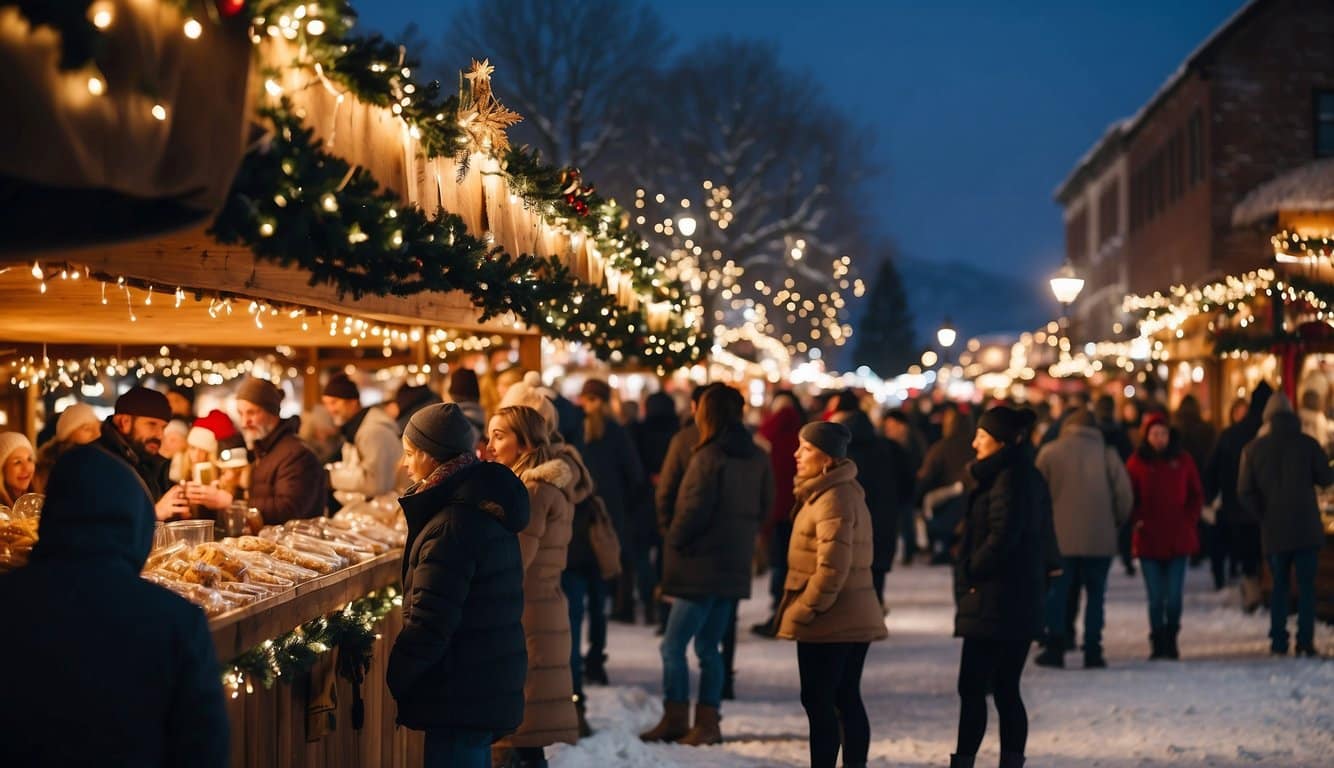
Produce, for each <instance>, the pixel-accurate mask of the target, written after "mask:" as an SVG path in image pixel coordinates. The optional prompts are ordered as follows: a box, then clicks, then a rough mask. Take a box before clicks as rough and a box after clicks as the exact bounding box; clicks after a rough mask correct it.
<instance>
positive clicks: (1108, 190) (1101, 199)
mask: <svg viewBox="0 0 1334 768" xmlns="http://www.w3.org/2000/svg"><path fill="white" fill-rule="evenodd" d="M1120 230H1121V180H1120V179H1119V178H1114V179H1112V181H1111V182H1110V183H1109V184H1106V185H1105V186H1103V188H1102V192H1100V193H1099V194H1098V247H1099V248H1101V247H1102V246H1103V245H1105V244H1106V243H1107V241H1108V240H1111V239H1112V238H1113V237H1116V235H1117V233H1118V232H1119V231H1120Z"/></svg>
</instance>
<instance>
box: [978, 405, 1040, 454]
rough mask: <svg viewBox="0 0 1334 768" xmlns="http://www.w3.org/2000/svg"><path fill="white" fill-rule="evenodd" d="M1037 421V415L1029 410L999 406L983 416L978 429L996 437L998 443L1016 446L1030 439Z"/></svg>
mask: <svg viewBox="0 0 1334 768" xmlns="http://www.w3.org/2000/svg"><path fill="white" fill-rule="evenodd" d="M1036 419H1037V416H1036V414H1034V413H1033V412H1032V411H1030V410H1028V409H1027V408H1025V409H1024V410H1018V409H1015V408H1011V407H1009V406H1008V405H998V406H995V407H994V408H991V409H990V410H988V411H987V412H986V413H984V414H982V418H981V419H979V420H978V422H977V428H978V429H980V430H982V431H983V432H986V433H987V434H988V435H991V436H992V437H994V438H995V439H996V442H998V443H1003V444H1005V445H1015V444H1016V443H1018V442H1019V441H1020V440H1022V439H1024V438H1026V437H1028V433H1029V431H1030V430H1032V428H1033V422H1034V421H1036Z"/></svg>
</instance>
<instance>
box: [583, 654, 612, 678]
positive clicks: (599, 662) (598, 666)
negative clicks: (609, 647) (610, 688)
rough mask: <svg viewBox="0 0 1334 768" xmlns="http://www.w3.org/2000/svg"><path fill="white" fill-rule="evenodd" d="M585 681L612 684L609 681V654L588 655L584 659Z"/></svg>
mask: <svg viewBox="0 0 1334 768" xmlns="http://www.w3.org/2000/svg"><path fill="white" fill-rule="evenodd" d="M584 683H586V684H587V685H610V683H609V682H608V681H607V655H606V654H602V655H600V656H588V657H586V658H585V659H584Z"/></svg>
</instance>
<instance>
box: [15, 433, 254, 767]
mask: <svg viewBox="0 0 1334 768" xmlns="http://www.w3.org/2000/svg"><path fill="white" fill-rule="evenodd" d="M48 488H49V493H48V495H47V497H46V506H45V507H44V509H43V513H42V521H41V528H40V529H39V533H40V537H39V539H38V543H37V546H36V547H35V548H34V549H33V553H32V562H31V564H29V565H28V566H27V567H26V568H22V569H20V570H18V571H15V572H13V573H11V574H8V575H5V576H0V605H4V606H5V610H6V611H7V612H9V615H10V616H12V617H15V618H14V619H12V620H9V621H7V622H6V624H5V627H4V629H3V630H0V658H3V659H7V660H9V662H10V663H9V665H8V667H7V669H6V671H5V677H4V683H3V689H4V692H3V693H0V765H4V766H19V765H133V766H224V765H227V764H228V758H227V752H228V745H229V741H228V736H227V731H228V726H227V713H226V710H225V709H224V699H223V693H222V681H221V677H220V675H219V673H218V658H217V653H216V651H215V650H214V647H213V636H212V635H211V634H210V633H209V629H208V621H207V620H206V619H205V618H204V613H203V611H201V610H200V609H199V608H198V607H196V606H195V605H193V604H191V603H190V602H188V601H187V600H186V599H185V598H183V597H178V596H177V595H175V594H172V593H171V592H169V591H167V590H166V589H163V588H162V587H159V586H157V585H156V584H151V583H149V582H147V581H145V580H144V579H142V578H140V577H139V572H140V570H142V569H143V566H144V561H145V560H146V559H147V558H148V550H149V548H150V546H151V545H152V541H153V523H154V516H153V503H152V501H150V500H149V498H148V491H147V489H146V488H145V487H144V484H143V483H142V482H140V479H139V478H138V477H137V476H136V474H135V472H134V471H133V469H131V467H130V466H129V465H127V464H126V463H125V462H123V461H121V460H120V459H119V458H117V457H114V456H112V455H111V454H109V453H107V452H106V451H104V450H102V449H101V448H99V447H97V446H95V445H88V446H83V447H79V448H74V449H72V450H70V451H68V452H66V453H65V454H64V455H63V456H62V457H61V458H60V459H59V460H58V461H57V462H56V466H55V468H54V469H53V470H52V472H51V482H50V484H49V485H48Z"/></svg>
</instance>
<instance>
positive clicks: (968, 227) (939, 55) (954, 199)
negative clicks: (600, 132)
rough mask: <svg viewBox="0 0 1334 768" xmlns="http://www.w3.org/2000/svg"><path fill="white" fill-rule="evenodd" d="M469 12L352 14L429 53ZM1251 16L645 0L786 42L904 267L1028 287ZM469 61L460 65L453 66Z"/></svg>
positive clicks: (1157, 7) (1050, 266)
mask: <svg viewBox="0 0 1334 768" xmlns="http://www.w3.org/2000/svg"><path fill="white" fill-rule="evenodd" d="M469 4H470V3H469V2H468V1H467V0H434V1H428V0H374V2H367V1H365V0H363V2H360V3H356V7H357V8H358V11H359V12H360V13H361V16H362V24H363V25H365V26H369V27H371V28H374V29H378V30H381V31H384V32H386V33H387V34H390V35H397V34H398V33H399V32H400V31H401V30H402V29H403V27H404V26H405V25H406V24H407V23H409V22H416V23H417V24H418V25H419V26H420V27H421V28H422V32H423V34H425V35H426V36H427V37H428V38H429V39H432V40H435V39H438V35H439V33H440V32H441V31H443V30H444V28H445V25H446V24H448V23H449V19H450V18H451V17H452V15H453V14H454V12H455V11H456V10H457V9H459V8H463V7H467V6H468V5H469ZM1243 4H1244V3H1243V0H1170V2H1163V0H1103V2H1089V1H1088V0H1073V1H1066V2H1056V1H1055V0H1044V1H1043V2H1024V1H1023V0H1020V1H1018V2H996V1H995V0H973V2H965V1H963V0H953V1H950V0H939V1H937V0H932V1H931V2H922V1H920V0H884V1H883V2H860V3H859V2H838V0H832V1H831V2H824V3H818V4H817V3H813V2H795V0H782V1H781V2H753V1H749V0H671V1H670V2H669V1H668V0H653V2H651V5H653V6H654V7H655V8H657V9H658V10H659V12H660V13H661V15H662V16H663V18H664V20H665V21H666V23H667V24H668V26H669V28H670V29H671V30H672V32H673V33H674V34H675V35H676V37H677V38H678V40H679V41H681V42H682V43H690V42H694V41H696V40H700V39H705V38H709V37H713V36H716V35H722V34H730V35H735V36H739V37H753V38H761V39H769V40H774V41H777V43H778V44H779V46H780V50H781V51H782V53H783V55H784V56H785V57H786V58H787V60H788V61H789V63H790V65H791V66H792V67H793V68H795V69H799V70H805V71H808V72H812V73H814V74H815V75H816V76H817V77H818V78H820V79H822V80H824V81H825V83H826V85H827V87H828V90H829V93H830V95H831V96H832V98H833V100H834V101H835V102H836V103H837V105H839V106H840V107H842V108H843V109H845V110H847V111H848V112H849V113H850V114H853V115H855V116H857V117H859V118H860V119H861V120H863V121H865V122H866V123H867V124H868V125H870V126H871V127H872V129H873V130H874V131H875V133H876V136H877V141H878V149H877V151H878V153H879V156H880V158H882V162H883V164H884V165H885V167H886V168H887V171H888V172H887V173H886V174H885V175H884V176H883V177H882V178H880V179H879V180H877V181H876V182H875V186H874V187H872V188H871V189H870V190H869V195H868V197H867V199H866V205H867V206H868V207H869V208H870V209H871V210H873V211H875V212H876V216H877V218H878V219H879V221H880V222H881V227H882V228H883V230H884V231H885V233H886V234H888V235H890V236H891V237H893V238H894V240H895V241H896V242H897V244H898V245H899V248H900V250H901V251H902V252H903V253H904V254H906V255H907V256H910V257H913V258H918V259H931V260H941V261H954V260H962V261H966V262H969V263H971V264H975V265H978V266H980V267H983V268H986V269H990V270H996V271H1010V272H1012V273H1013V274H1015V275H1016V276H1021V277H1025V278H1027V279H1031V280H1033V281H1035V282H1037V281H1045V279H1046V277H1047V276H1048V273H1049V272H1051V271H1054V270H1055V269H1056V267H1058V266H1059V264H1060V261H1061V258H1062V247H1063V246H1062V238H1063V234H1062V226H1061V215H1060V209H1059V208H1058V207H1057V206H1056V204H1055V203H1054V202H1052V199H1051V195H1052V191H1053V190H1054V189H1055V187H1056V185H1057V184H1058V183H1059V182H1060V181H1061V180H1062V179H1063V178H1064V177H1065V175H1066V173H1068V172H1069V170H1070V169H1071V168H1072V167H1073V165H1074V163H1075V161H1076V160H1077V159H1078V158H1079V157H1080V156H1081V155H1082V154H1083V153H1084V152H1085V151H1086V150H1087V149H1088V148H1089V147H1090V146H1092V144H1093V143H1094V142H1095V141H1096V140H1097V139H1098V138H1099V137H1100V136H1101V135H1102V133H1103V131H1104V130H1105V129H1106V127H1107V126H1108V124H1110V123H1111V122H1112V121H1114V120H1117V119H1119V118H1121V117H1125V116H1127V115H1130V114H1132V113H1133V112H1135V111H1136V110H1137V109H1139V107H1140V106H1141V105H1143V104H1144V103H1145V102H1146V101H1147V100H1148V99H1149V98H1150V97H1151V96H1152V95H1153V93H1154V92H1155V91H1156V90H1157V89H1158V87H1159V86H1160V85H1161V84H1162V83H1163V82H1164V81H1165V80H1166V79H1167V78H1168V77H1169V76H1170V75H1171V74H1172V72H1173V71H1175V70H1176V68H1177V67H1178V66H1179V65H1180V64H1181V63H1182V62H1183V61H1184V60H1185V58H1186V57H1187V56H1188V55H1189V54H1190V52H1191V51H1192V50H1194V49H1195V48H1196V47H1197V46H1198V45H1199V44H1200V43H1201V42H1202V41H1203V40H1204V39H1205V38H1206V37H1207V36H1208V35H1209V34H1210V33H1211V32H1212V31H1213V30H1214V29H1215V28H1217V27H1218V26H1219V25H1221V24H1222V23H1223V22H1224V21H1225V20H1226V19H1227V18H1228V17H1229V16H1230V15H1231V14H1232V13H1233V12H1235V11H1236V10H1237V9H1238V8H1240V7H1241V6H1242V5H1243ZM473 53H476V52H471V51H469V52H460V53H459V55H458V57H457V58H458V66H459V67H463V66H466V64H467V62H468V58H469V56H470V55H472V54H473ZM483 53H484V52H483ZM498 95H500V97H501V98H502V99H503V98H504V94H503V93H500V94H498ZM590 176H594V177H595V176H596V169H592V170H591V171H590Z"/></svg>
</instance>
